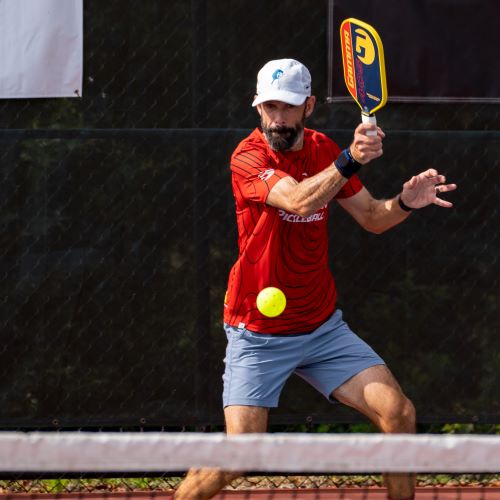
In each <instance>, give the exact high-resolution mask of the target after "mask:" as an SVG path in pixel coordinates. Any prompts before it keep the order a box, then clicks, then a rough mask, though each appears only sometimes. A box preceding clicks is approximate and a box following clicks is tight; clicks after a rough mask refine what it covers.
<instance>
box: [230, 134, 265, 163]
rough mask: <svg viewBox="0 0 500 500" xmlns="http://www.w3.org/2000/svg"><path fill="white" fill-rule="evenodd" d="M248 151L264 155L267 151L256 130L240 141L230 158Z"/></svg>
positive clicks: (260, 135)
mask: <svg viewBox="0 0 500 500" xmlns="http://www.w3.org/2000/svg"><path fill="white" fill-rule="evenodd" d="M249 151H254V152H260V153H264V154H265V153H267V151H268V146H267V143H266V141H265V140H264V137H263V136H262V133H261V132H260V130H259V129H258V128H256V129H254V130H253V131H252V132H251V133H250V134H249V135H247V136H246V137H245V138H244V139H242V140H241V142H240V143H239V144H238V145H237V146H236V148H235V149H234V151H233V154H232V157H233V158H234V157H235V156H238V155H240V154H241V153H247V152H249Z"/></svg>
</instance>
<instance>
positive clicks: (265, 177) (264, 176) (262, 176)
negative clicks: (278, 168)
mask: <svg viewBox="0 0 500 500" xmlns="http://www.w3.org/2000/svg"><path fill="white" fill-rule="evenodd" d="M273 175H274V168H269V169H267V170H264V172H261V173H260V174H259V175H258V176H257V177H258V178H259V179H260V180H261V181H264V182H265V181H267V180H268V179H269V178H270V177H272V176H273Z"/></svg>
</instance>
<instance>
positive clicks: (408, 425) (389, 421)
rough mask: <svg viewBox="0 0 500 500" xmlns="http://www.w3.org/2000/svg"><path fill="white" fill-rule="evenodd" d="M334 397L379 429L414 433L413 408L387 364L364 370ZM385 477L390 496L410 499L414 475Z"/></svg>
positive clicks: (386, 475)
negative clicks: (362, 415)
mask: <svg viewBox="0 0 500 500" xmlns="http://www.w3.org/2000/svg"><path fill="white" fill-rule="evenodd" d="M333 396H334V397H335V398H337V399H338V400H339V401H340V402H342V403H344V404H346V405H348V406H351V407H352V408H355V409H356V410H358V411H360V412H361V413H363V414H364V415H366V416H367V417H368V418H369V419H370V420H371V421H372V422H373V423H374V424H375V425H376V426H377V427H378V428H379V429H380V430H381V431H382V432H386V433H414V432H415V408H414V406H413V404H412V403H411V401H410V400H409V399H408V398H407V397H406V396H405V395H404V394H403V391H402V390H401V388H400V387H399V384H398V383H397V382H396V379H395V378H394V376H393V375H392V374H391V372H390V371H389V369H388V368H387V367H386V366H383V365H380V366H373V367H371V368H368V369H366V370H363V371H362V372H360V373H358V374H357V375H355V376H354V377H352V378H351V379H350V380H348V381H347V382H346V383H345V384H342V385H341V386H340V387H339V388H338V389H336V390H335V391H334V392H333ZM384 479H385V482H386V485H387V489H388V492H389V497H390V498H391V499H394V500H403V499H411V498H413V495H414V492H415V476H414V475H413V474H394V473H393V474H384Z"/></svg>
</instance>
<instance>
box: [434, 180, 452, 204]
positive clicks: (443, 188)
mask: <svg viewBox="0 0 500 500" xmlns="http://www.w3.org/2000/svg"><path fill="white" fill-rule="evenodd" d="M441 177H444V176H441ZM434 189H435V192H436V198H435V200H434V205H438V206H439V207H443V208H452V207H453V203H451V202H450V201H448V200H442V199H441V198H438V195H439V194H441V193H447V192H449V191H455V189H457V185H456V184H439V185H437V186H434Z"/></svg>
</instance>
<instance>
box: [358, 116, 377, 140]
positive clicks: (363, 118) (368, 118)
mask: <svg viewBox="0 0 500 500" xmlns="http://www.w3.org/2000/svg"><path fill="white" fill-rule="evenodd" d="M361 121H362V122H363V123H369V124H370V125H375V126H377V119H376V118H375V115H365V114H364V113H361ZM366 135H377V131H376V130H368V132H366Z"/></svg>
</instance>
